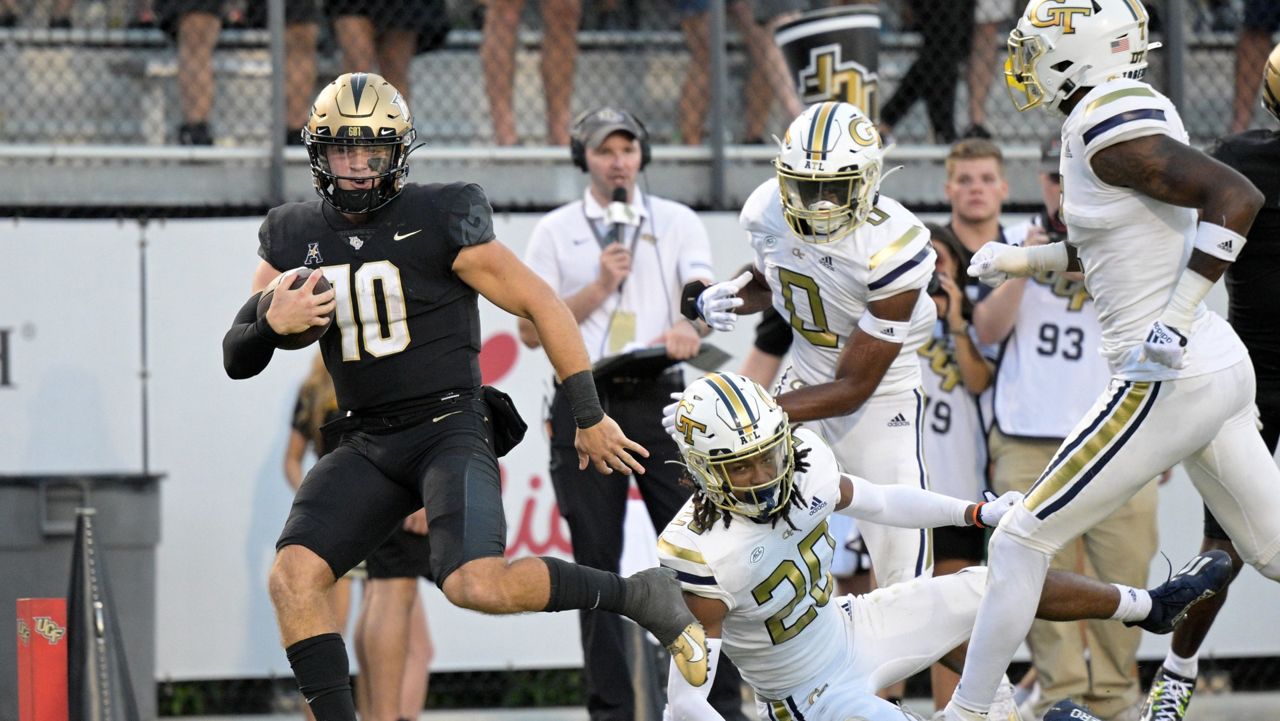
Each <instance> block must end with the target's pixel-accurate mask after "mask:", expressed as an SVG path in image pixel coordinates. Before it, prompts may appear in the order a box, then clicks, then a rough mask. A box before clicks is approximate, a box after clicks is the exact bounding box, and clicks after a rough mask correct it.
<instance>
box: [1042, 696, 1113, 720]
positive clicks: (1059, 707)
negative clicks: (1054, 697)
mask: <svg viewBox="0 0 1280 721" xmlns="http://www.w3.org/2000/svg"><path fill="white" fill-rule="evenodd" d="M1044 721H1102V719H1100V718H1098V717H1097V716H1094V715H1093V712H1092V711H1090V710H1089V709H1087V708H1085V707H1084V706H1081V705H1080V704H1078V703H1074V702H1073V701H1072V700H1071V699H1069V698H1064V699H1062V700H1061V701H1059V702H1058V703H1055V704H1054V705H1053V706H1052V707H1050V708H1049V710H1048V711H1045V712H1044Z"/></svg>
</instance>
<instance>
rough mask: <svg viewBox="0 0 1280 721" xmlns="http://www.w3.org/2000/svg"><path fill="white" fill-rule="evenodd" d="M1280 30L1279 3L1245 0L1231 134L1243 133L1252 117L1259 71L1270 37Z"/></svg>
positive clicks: (1265, 55) (1262, 66)
mask: <svg viewBox="0 0 1280 721" xmlns="http://www.w3.org/2000/svg"><path fill="white" fill-rule="evenodd" d="M1277 29H1280V2H1276V0H1245V4H1244V24H1243V26H1242V27H1241V28H1240V38H1239V40H1238V41H1237V42H1236V91H1235V97H1234V98H1233V99H1232V101H1231V111H1232V117H1231V130H1230V132H1232V133H1240V132H1244V131H1245V130H1247V129H1248V128H1249V123H1250V122H1251V121H1252V120H1253V111H1254V101H1255V100H1256V99H1257V97H1258V87H1259V85H1261V83H1262V70H1263V68H1265V67H1266V65H1267V53H1268V52H1270V51H1271V36H1272V35H1273V34H1274V33H1275V32H1276V30H1277Z"/></svg>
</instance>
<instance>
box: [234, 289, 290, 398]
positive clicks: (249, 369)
mask: <svg viewBox="0 0 1280 721" xmlns="http://www.w3.org/2000/svg"><path fill="white" fill-rule="evenodd" d="M259 295H261V294H260V293H254V294H253V297H251V298H249V302H247V303H245V304H244V307H242V308H241V309H240V312H238V313H236V319H235V322H233V323H232V324H231V330H229V331H227V334H226V335H225V336H223V337H222V367H223V368H225V369H226V371H227V375H228V376H230V377H232V378H234V379H236V380H240V379H242V378H252V377H253V376H256V375H258V374H259V373H261V372H262V369H263V368H266V367H267V363H270V362H271V356H272V354H273V353H275V350H276V346H275V342H276V341H277V340H279V339H280V337H281V336H280V334H279V333H276V332H275V331H274V330H272V329H271V326H270V325H269V324H268V323H267V319H266V316H263V317H262V318H258V296H259Z"/></svg>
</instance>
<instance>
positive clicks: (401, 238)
mask: <svg viewBox="0 0 1280 721" xmlns="http://www.w3.org/2000/svg"><path fill="white" fill-rule="evenodd" d="M421 232H422V228H418V229H417V230H415V231H413V232H412V233H405V234H404V235H401V234H400V233H396V234H395V235H393V236H391V239H392V240H404V239H405V238H408V237H409V236H411V235H417V234H418V233H421Z"/></svg>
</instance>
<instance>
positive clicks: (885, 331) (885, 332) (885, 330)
mask: <svg viewBox="0 0 1280 721" xmlns="http://www.w3.org/2000/svg"><path fill="white" fill-rule="evenodd" d="M880 335H887V336H889V337H890V338H892V337H893V336H894V332H893V328H889V327H885V328H883V329H882V330H881V331H880Z"/></svg>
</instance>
